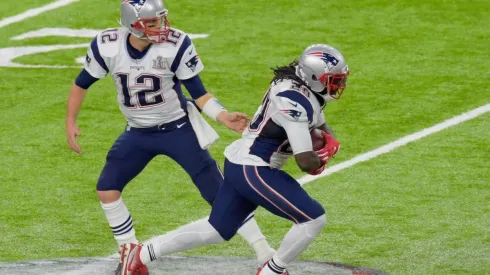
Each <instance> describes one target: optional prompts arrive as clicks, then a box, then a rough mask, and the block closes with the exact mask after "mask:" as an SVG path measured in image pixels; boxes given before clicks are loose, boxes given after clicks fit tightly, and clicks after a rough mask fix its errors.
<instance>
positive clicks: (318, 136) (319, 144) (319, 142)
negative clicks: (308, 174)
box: [310, 129, 325, 151]
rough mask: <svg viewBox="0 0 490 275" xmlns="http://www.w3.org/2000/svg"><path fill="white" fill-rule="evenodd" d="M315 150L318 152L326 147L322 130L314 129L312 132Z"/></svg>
mask: <svg viewBox="0 0 490 275" xmlns="http://www.w3.org/2000/svg"><path fill="white" fill-rule="evenodd" d="M310 136H311V142H312V143H313V150H315V151H317V150H320V149H322V148H323V147H325V139H324V138H323V136H322V130H318V129H313V130H311V131H310Z"/></svg>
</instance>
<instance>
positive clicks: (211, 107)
mask: <svg viewBox="0 0 490 275" xmlns="http://www.w3.org/2000/svg"><path fill="white" fill-rule="evenodd" d="M202 111H203V112H204V113H205V114H206V115H207V116H209V117H210V118H212V119H213V120H214V121H216V117H217V116H218V114H219V113H221V112H223V111H226V109H225V107H223V106H222V105H221V104H220V103H219V101H218V100H217V99H216V98H214V97H213V98H211V99H209V100H208V101H207V102H206V104H204V106H203V108H202Z"/></svg>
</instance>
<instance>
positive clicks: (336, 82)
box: [296, 44, 349, 101]
mask: <svg viewBox="0 0 490 275" xmlns="http://www.w3.org/2000/svg"><path fill="white" fill-rule="evenodd" d="M296 74H297V75H298V76H299V77H300V78H301V79H302V80H303V81H304V82H306V84H307V85H308V86H309V87H310V89H311V90H312V91H313V92H314V93H317V94H318V95H320V96H321V97H323V99H325V100H326V101H330V100H333V99H338V98H339V97H340V96H341V95H342V92H343V91H344V89H345V88H346V87H347V76H348V75H349V68H348V67H347V63H346V61H345V58H344V56H343V55H342V54H341V53H340V52H339V51H338V50H337V49H335V48H333V47H331V46H329V45H325V44H315V45H311V46H309V47H308V48H306V49H305V50H304V51H303V53H302V54H301V57H300V59H299V62H298V66H297V67H296Z"/></svg>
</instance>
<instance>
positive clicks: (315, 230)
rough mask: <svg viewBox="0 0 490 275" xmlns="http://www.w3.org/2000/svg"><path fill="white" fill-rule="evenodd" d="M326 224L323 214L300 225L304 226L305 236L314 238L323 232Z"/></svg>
mask: <svg viewBox="0 0 490 275" xmlns="http://www.w3.org/2000/svg"><path fill="white" fill-rule="evenodd" d="M326 224H327V217H326V215H325V214H323V215H321V216H320V217H318V218H316V219H314V220H311V221H308V222H305V223H302V224H300V225H301V226H305V228H306V235H307V236H308V237H310V238H314V237H316V235H318V234H319V233H320V232H321V231H322V230H323V228H325V225H326Z"/></svg>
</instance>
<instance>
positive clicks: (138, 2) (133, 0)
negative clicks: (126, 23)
mask: <svg viewBox="0 0 490 275" xmlns="http://www.w3.org/2000/svg"><path fill="white" fill-rule="evenodd" d="M145 1H146V0H124V2H128V3H129V4H131V5H133V6H134V7H135V8H136V10H138V12H139V10H140V9H141V7H142V6H143V4H144V3H145Z"/></svg>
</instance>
